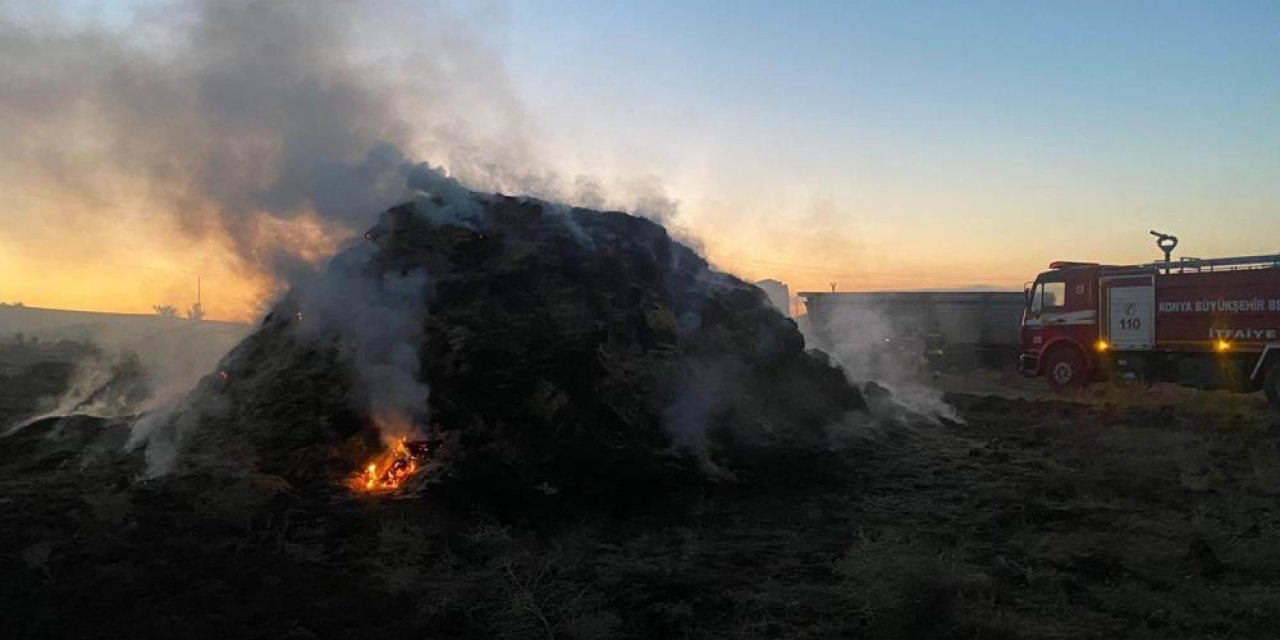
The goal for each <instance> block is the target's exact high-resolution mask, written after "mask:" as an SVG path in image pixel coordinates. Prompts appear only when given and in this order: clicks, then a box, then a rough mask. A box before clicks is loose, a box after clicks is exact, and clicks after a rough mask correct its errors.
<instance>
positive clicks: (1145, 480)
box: [0, 376, 1280, 638]
mask: <svg viewBox="0 0 1280 640" xmlns="http://www.w3.org/2000/svg"><path fill="white" fill-rule="evenodd" d="M943 384H944V385H947V386H952V387H953V388H954V387H959V386H960V385H961V384H967V385H970V387H976V388H967V392H965V393H960V392H952V393H950V394H949V395H948V396H947V399H948V401H949V402H950V403H951V404H952V405H953V406H955V407H956V408H957V410H958V412H959V413H960V415H961V416H962V417H963V422H961V423H945V424H935V423H929V422H926V421H920V420H909V419H908V420H880V421H878V422H876V423H873V424H868V425H865V426H863V427H862V428H860V429H859V430H858V432H857V433H856V435H855V436H854V437H855V438H856V441H855V442H854V443H853V445H854V446H851V447H850V450H849V453H848V454H847V455H848V460H847V462H848V463H849V464H848V469H847V470H845V471H843V472H839V473H828V474H823V475H821V476H820V477H806V474H805V473H803V471H804V467H805V465H804V461H796V463H795V465H796V466H795V467H794V468H795V469H796V473H795V474H794V476H795V477H794V478H788V477H787V476H785V475H784V476H779V477H777V478H755V479H749V480H750V481H748V482H746V483H744V484H741V485H711V484H708V485H706V486H704V487H698V488H694V489H691V491H690V492H689V494H688V495H687V496H682V497H680V498H679V499H673V501H672V502H671V503H670V504H668V505H658V506H656V507H650V508H647V509H644V510H643V511H642V512H632V513H628V514H625V515H618V514H614V515H609V516H605V515H600V514H596V515H581V516H576V517H569V518H563V517H556V518H548V519H545V520H543V519H538V518H536V517H528V516H527V515H526V516H523V517H511V516H509V515H499V514H493V513H488V512H485V511H483V510H478V509H477V510H459V509H457V508H450V507H445V506H443V504H437V501H435V500H434V499H433V496H431V495H425V496H418V497H415V498H408V499H390V498H376V499H368V498H363V499H358V498H355V497H353V496H351V495H349V494H347V493H346V492H345V491H344V490H342V489H339V488H335V489H334V491H333V492H331V493H329V494H327V495H313V494H309V495H301V494H299V493H297V492H295V491H292V490H290V488H289V487H287V486H283V485H281V484H280V483H279V482H277V481H276V480H275V479H273V478H270V477H257V478H245V479H240V480H235V481H231V480H215V479H211V478H206V477H169V478H163V479H158V480H148V481H143V480H140V479H139V472H140V470H141V465H140V463H139V461H138V460H137V458H136V456H134V455H132V454H126V453H123V452H122V445H123V443H124V441H125V439H126V437H127V431H126V429H125V427H123V426H122V425H112V424H110V423H106V422H103V421H95V420H89V419H80V420H70V421H64V422H62V423H41V424H37V425H34V426H32V427H30V428H28V429H24V430H23V431H20V432H19V433H17V434H15V435H12V436H8V437H6V438H5V439H4V440H0V575H3V576H4V578H5V579H4V580H3V581H0V629H2V630H3V634H2V635H3V636H4V637H6V638H52V637H76V638H121V637H131V638H140V637H217V638H226V637H272V638H375V637H376V638H394V637H429V638H437V637H440V638H443V637H468V638H489V637H503V638H624V637H634V638H729V637H731V638H807V637H813V638H1274V637H1276V632H1275V630H1276V629H1280V414H1275V413H1272V412H1270V411H1269V410H1267V409H1266V407H1265V404H1264V403H1263V402H1262V401H1261V399H1259V398H1256V397H1249V396H1245V397H1237V396H1227V395H1219V394H1211V393H1203V392H1187V391H1183V390H1167V389H1163V388H1161V389H1155V390H1146V389H1132V388H1124V387H1106V388H1102V387H1099V388H1094V389H1091V390H1089V391H1087V392H1085V393H1083V394H1081V395H1080V396H1079V397H1076V398H1071V399H1067V400H1061V399H1047V398H1045V397H1043V396H1042V394H1041V393H1040V392H1039V391H1038V389H1037V388H1035V387H1033V386H1030V385H1026V386H1022V384H1021V382H1018V383H1017V384H1014V383H1009V384H1007V385H1002V384H1001V383H1000V379H999V377H998V376H993V377H991V378H988V379H981V378H978V377H970V378H968V379H966V380H964V381H962V382H954V381H952V382H948V381H946V380H944V381H943ZM988 387H994V390H995V391H998V392H1000V394H1001V395H991V394H990V393H989V392H990V391H991V390H992V389H988Z"/></svg>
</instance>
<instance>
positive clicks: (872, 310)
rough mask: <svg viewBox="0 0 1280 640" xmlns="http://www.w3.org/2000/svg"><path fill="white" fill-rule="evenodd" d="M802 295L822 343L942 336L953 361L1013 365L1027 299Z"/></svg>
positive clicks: (1012, 295) (1013, 295) (971, 294)
mask: <svg viewBox="0 0 1280 640" xmlns="http://www.w3.org/2000/svg"><path fill="white" fill-rule="evenodd" d="M800 297H801V298H803V299H804V301H805V306H806V308H807V309H808V318H809V324H810V327H811V330H812V331H813V332H814V333H815V334H816V335H818V336H819V337H820V338H821V339H823V340H824V341H831V340H835V341H839V340H840V339H841V334H844V333H848V332H864V333H874V334H876V335H875V336H872V337H875V338H882V339H885V340H921V341H923V339H924V337H925V336H929V335H931V334H932V335H940V336H941V337H942V339H943V341H944V342H945V345H946V354H947V355H946V358H947V362H948V363H949V364H951V365H954V366H958V367H962V368H964V367H974V366H986V367H992V368H1002V367H1013V366H1016V365H1017V361H1018V353H1019V345H1020V341H1021V322H1022V312H1023V308H1024V306H1025V300H1026V299H1025V295H1024V294H1023V293H1021V292H1016V291H1014V292H1006V291H875V292H859V293H825V292H805V293H801V294H800ZM863 337H867V336H863Z"/></svg>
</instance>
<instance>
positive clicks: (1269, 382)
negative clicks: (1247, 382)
mask: <svg viewBox="0 0 1280 640" xmlns="http://www.w3.org/2000/svg"><path fill="white" fill-rule="evenodd" d="M1262 388H1263V389H1264V390H1265V391H1266V392H1267V400H1268V401H1270V402H1271V406H1273V407H1275V408H1277V409H1280V360H1278V361H1276V362H1273V363H1271V368H1270V369H1268V370H1267V378H1266V380H1264V381H1263V382H1262Z"/></svg>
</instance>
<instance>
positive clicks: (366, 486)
mask: <svg viewBox="0 0 1280 640" xmlns="http://www.w3.org/2000/svg"><path fill="white" fill-rule="evenodd" d="M418 469H419V464H418V457H417V456H415V455H414V454H413V452H411V451H410V450H409V448H408V447H407V446H406V445H405V440H404V438H399V439H397V440H396V441H395V443H394V444H393V445H392V446H391V447H390V448H389V449H388V450H387V451H386V452H385V453H383V454H382V455H380V456H378V457H377V458H376V459H374V460H373V461H372V462H370V463H369V464H368V465H367V466H366V467H365V468H364V471H362V472H360V473H357V474H355V476H353V477H352V479H351V482H350V486H351V488H352V489H353V490H355V491H359V492H362V493H379V492H385V491H395V490H396V489H399V488H400V487H401V486H403V485H404V483H405V481H406V480H408V479H409V478H410V477H411V476H413V474H414V473H416V472H417V471H418Z"/></svg>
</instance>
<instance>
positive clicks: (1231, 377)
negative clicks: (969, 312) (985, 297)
mask: <svg viewBox="0 0 1280 640" xmlns="http://www.w3.org/2000/svg"><path fill="white" fill-rule="evenodd" d="M1152 234H1153V235H1156V236H1157V237H1158V241H1157V243H1158V245H1159V247H1160V248H1161V249H1162V250H1163V251H1164V255H1165V258H1164V260H1163V261H1157V262H1153V263H1150V264H1141V265H1106V264H1099V263H1094V262H1068V261H1059V262H1053V263H1051V264H1050V265H1049V270H1048V271H1045V272H1043V273H1041V274H1039V275H1038V276H1036V279H1035V282H1034V283H1032V284H1031V285H1029V286H1028V287H1027V289H1026V292H1025V311H1024V312H1023V318H1022V356H1021V357H1020V359H1019V368H1020V369H1021V370H1022V371H1023V372H1024V373H1026V374H1028V375H1032V376H1045V377H1046V378H1047V379H1048V382H1049V385H1050V387H1051V388H1053V389H1054V390H1058V391H1063V390H1067V389H1071V388H1076V387H1081V386H1084V385H1085V384H1088V383H1089V382H1091V381H1097V380H1105V379H1110V378H1121V379H1131V380H1144V381H1149V382H1172V383H1177V384H1182V385H1186V386H1192V387H1198V388H1202V389H1227V390H1231V391H1239V392H1255V391H1259V390H1262V391H1265V392H1266V396H1267V399H1268V400H1269V401H1270V402H1271V404H1272V405H1273V406H1276V407H1278V408H1280V254H1273V255H1256V256H1236V257H1226V258H1212V259H1199V258H1182V259H1180V260H1176V261H1175V260H1173V259H1172V252H1173V249H1174V247H1176V246H1177V238H1176V237H1174V236H1171V235H1167V234H1161V233H1158V232H1155V231H1153V232H1152Z"/></svg>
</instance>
